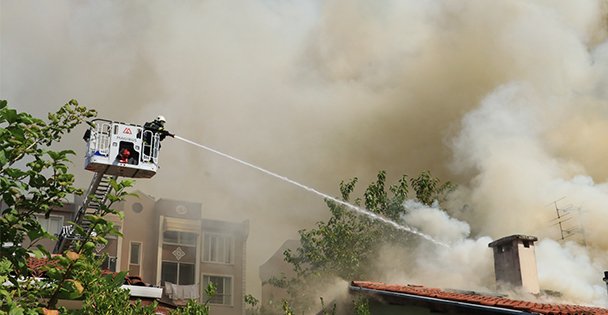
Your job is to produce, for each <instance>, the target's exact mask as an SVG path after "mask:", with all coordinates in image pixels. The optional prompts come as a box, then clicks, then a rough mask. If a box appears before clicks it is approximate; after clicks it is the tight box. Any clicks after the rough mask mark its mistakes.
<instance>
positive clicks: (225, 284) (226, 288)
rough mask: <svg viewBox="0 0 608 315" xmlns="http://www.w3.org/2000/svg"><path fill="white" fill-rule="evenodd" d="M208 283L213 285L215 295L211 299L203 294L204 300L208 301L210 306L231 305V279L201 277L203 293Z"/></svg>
mask: <svg viewBox="0 0 608 315" xmlns="http://www.w3.org/2000/svg"><path fill="white" fill-rule="evenodd" d="M209 283H213V285H215V289H216V293H215V296H213V297H212V298H211V299H209V297H208V296H207V293H203V295H204V300H205V301H207V300H209V303H211V304H223V305H232V277H221V276H209V275H203V292H205V290H206V289H207V286H208V285H209Z"/></svg>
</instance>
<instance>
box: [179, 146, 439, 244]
mask: <svg viewBox="0 0 608 315" xmlns="http://www.w3.org/2000/svg"><path fill="white" fill-rule="evenodd" d="M175 139H179V140H182V141H184V142H186V143H189V144H192V145H194V146H197V147H199V148H202V149H205V150H207V151H210V152H213V153H215V154H217V155H220V156H223V157H225V158H227V159H230V160H233V161H235V162H238V163H240V164H243V165H246V166H249V167H251V168H254V169H256V170H258V171H260V172H262V173H265V174H267V175H270V176H272V177H275V178H278V179H280V180H282V181H285V182H287V183H290V184H292V185H295V186H297V187H300V188H302V189H304V190H307V191H309V192H312V193H313V194H316V195H318V196H320V197H323V198H325V199H328V200H331V201H333V202H335V203H337V204H340V205H343V206H345V207H347V208H348V209H351V210H353V211H355V212H357V213H359V214H360V215H364V216H367V217H369V218H371V219H373V220H377V221H380V222H383V223H385V224H388V225H390V226H392V227H394V228H395V229H398V230H401V231H406V232H409V233H412V234H415V235H418V236H420V237H422V238H423V239H425V240H428V241H430V242H432V243H434V244H436V245H439V246H444V247H449V245H448V244H446V243H444V242H441V241H438V240H436V239H434V238H432V237H431V236H430V235H427V234H425V233H422V232H420V231H418V230H416V229H414V228H411V227H408V226H404V225H401V224H399V223H397V222H394V221H392V220H389V219H387V218H385V217H382V216H380V215H378V214H376V213H373V212H371V211H369V210H367V209H364V208H361V207H358V206H355V205H353V204H350V203H348V202H346V201H343V200H340V199H337V198H335V197H332V196H330V195H328V194H325V193H322V192H320V191H318V190H316V189H314V188H312V187H308V186H306V185H304V184H300V183H298V182H296V181H294V180H292V179H289V178H287V177H285V176H282V175H279V174H276V173H273V172H271V171H269V170H266V169H263V168H261V167H259V166H256V165H253V164H251V163H249V162H246V161H243V160H240V159H237V158H235V157H233V156H231V155H228V154H226V153H222V152H220V151H217V150H215V149H213V148H210V147H208V146H205V145H202V144H200V143H196V142H194V141H192V140H188V139H185V138H182V137H180V136H178V135H176V136H175Z"/></svg>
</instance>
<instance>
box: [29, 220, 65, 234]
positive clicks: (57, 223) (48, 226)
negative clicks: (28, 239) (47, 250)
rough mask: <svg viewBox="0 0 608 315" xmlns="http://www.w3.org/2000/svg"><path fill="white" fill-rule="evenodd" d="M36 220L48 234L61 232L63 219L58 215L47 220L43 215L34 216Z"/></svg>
mask: <svg viewBox="0 0 608 315" xmlns="http://www.w3.org/2000/svg"><path fill="white" fill-rule="evenodd" d="M36 220H38V223H40V226H42V228H43V229H44V230H46V231H47V232H49V234H59V233H60V232H61V227H62V226H63V217H62V216H60V215H50V216H49V218H48V219H47V218H45V217H44V216H43V215H36Z"/></svg>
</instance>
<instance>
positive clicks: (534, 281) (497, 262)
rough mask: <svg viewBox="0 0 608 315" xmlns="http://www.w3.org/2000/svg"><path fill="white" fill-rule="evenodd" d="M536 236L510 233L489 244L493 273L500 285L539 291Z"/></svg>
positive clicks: (535, 292)
mask: <svg viewBox="0 0 608 315" xmlns="http://www.w3.org/2000/svg"><path fill="white" fill-rule="evenodd" d="M537 240H538V238H536V237H535V236H528V235H511V236H507V237H503V238H501V239H498V240H496V241H494V242H492V243H490V244H488V247H491V248H492V249H493V250H494V273H495V274H496V284H497V286H498V287H499V288H500V287H504V286H507V287H511V288H513V287H521V288H523V289H524V290H526V291H528V292H530V293H532V294H537V293H539V292H540V287H539V284H538V272H537V270H536V255H535V253H534V242H536V241H537Z"/></svg>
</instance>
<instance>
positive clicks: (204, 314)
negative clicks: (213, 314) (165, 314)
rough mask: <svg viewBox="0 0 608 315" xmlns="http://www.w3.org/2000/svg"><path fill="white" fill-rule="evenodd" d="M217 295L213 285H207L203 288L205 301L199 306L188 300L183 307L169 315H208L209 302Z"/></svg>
mask: <svg viewBox="0 0 608 315" xmlns="http://www.w3.org/2000/svg"><path fill="white" fill-rule="evenodd" d="M216 294H217V288H216V287H215V285H214V284H213V283H209V284H208V285H207V288H205V296H206V297H207V300H206V301H205V303H203V304H200V303H198V302H196V301H195V300H188V303H186V305H185V306H182V307H180V308H178V309H176V310H174V311H172V312H171V315H208V314H209V301H210V300H211V299H212V298H213V297H214V296H215V295H216Z"/></svg>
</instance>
